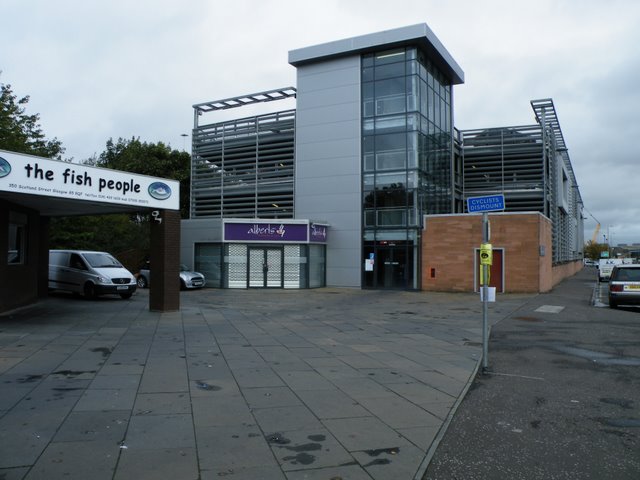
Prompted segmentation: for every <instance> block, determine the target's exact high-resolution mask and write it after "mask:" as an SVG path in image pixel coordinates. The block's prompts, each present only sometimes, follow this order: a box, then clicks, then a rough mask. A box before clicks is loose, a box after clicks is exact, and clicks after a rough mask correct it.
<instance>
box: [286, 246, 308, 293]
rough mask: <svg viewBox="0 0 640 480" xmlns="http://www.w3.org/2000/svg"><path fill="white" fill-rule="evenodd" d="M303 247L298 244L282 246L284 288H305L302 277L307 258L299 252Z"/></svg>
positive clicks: (303, 276) (301, 251)
mask: <svg viewBox="0 0 640 480" xmlns="http://www.w3.org/2000/svg"><path fill="white" fill-rule="evenodd" d="M303 250H305V247H303V246H300V245H285V246H284V288H305V285H304V283H306V282H304V281H303V279H304V278H305V275H304V271H305V270H304V268H305V267H306V262H307V258H306V257H302V256H301V254H302V253H303Z"/></svg>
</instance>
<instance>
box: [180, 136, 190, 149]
mask: <svg viewBox="0 0 640 480" xmlns="http://www.w3.org/2000/svg"><path fill="white" fill-rule="evenodd" d="M180 136H181V137H182V151H183V152H184V151H185V150H184V149H185V144H186V141H187V137H188V136H189V135H188V134H186V133H181V134H180Z"/></svg>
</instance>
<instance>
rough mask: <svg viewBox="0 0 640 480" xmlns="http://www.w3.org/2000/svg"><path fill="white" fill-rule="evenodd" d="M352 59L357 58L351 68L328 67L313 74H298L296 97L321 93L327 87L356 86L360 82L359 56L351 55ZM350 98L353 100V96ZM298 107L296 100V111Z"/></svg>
mask: <svg viewBox="0 0 640 480" xmlns="http://www.w3.org/2000/svg"><path fill="white" fill-rule="evenodd" d="M353 59H355V60H357V66H355V67H352V68H342V69H339V70H334V69H328V70H325V71H322V72H318V73H316V74H314V75H298V85H299V87H298V97H297V98H300V97H304V96H309V95H313V94H314V93H315V92H320V93H322V92H323V91H324V90H327V89H332V90H333V89H334V88H340V87H349V86H352V87H358V86H359V84H360V57H353ZM349 60H352V59H349ZM356 99H357V97H356ZM351 100H354V98H353V96H352V97H351ZM303 106H304V100H303ZM299 108H300V105H299V104H298V103H297V100H296V111H297V110H298V109H299Z"/></svg>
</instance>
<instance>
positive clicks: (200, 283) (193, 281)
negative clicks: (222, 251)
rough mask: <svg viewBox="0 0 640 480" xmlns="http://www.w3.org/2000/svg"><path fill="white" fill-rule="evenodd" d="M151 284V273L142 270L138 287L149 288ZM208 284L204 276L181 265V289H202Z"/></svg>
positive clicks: (144, 269)
mask: <svg viewBox="0 0 640 480" xmlns="http://www.w3.org/2000/svg"><path fill="white" fill-rule="evenodd" d="M150 282H151V272H150V270H149V268H148V267H147V268H141V269H140V272H139V273H138V287H140V288H147V287H149V283H150ZM205 284H206V280H205V278H204V275H203V274H201V273H200V272H194V271H192V270H189V268H188V267H187V266H186V265H180V288H181V289H187V288H202V287H204V286H205Z"/></svg>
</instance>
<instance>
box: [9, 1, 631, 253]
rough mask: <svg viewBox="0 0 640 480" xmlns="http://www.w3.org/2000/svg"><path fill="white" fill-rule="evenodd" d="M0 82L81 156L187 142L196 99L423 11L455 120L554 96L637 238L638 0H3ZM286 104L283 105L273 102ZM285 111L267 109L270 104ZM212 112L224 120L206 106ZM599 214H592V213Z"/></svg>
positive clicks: (620, 233)
mask: <svg viewBox="0 0 640 480" xmlns="http://www.w3.org/2000/svg"><path fill="white" fill-rule="evenodd" d="M0 5H2V10H1V11H2V19H3V21H2V28H0V70H1V71H2V73H1V74H0V83H4V84H11V85H12V88H13V90H14V93H15V94H16V95H18V96H20V97H21V96H24V95H30V97H31V101H30V103H29V106H28V113H39V114H40V118H41V125H42V127H43V129H44V132H45V134H46V135H47V137H49V138H53V137H57V138H58V139H59V140H61V141H62V143H63V145H64V146H65V147H66V149H67V150H66V154H65V157H73V159H74V161H82V160H84V159H87V158H89V157H91V156H92V155H94V154H100V153H101V152H102V151H103V150H104V148H105V143H106V141H107V140H108V139H109V138H114V139H117V138H119V137H123V138H131V137H133V136H136V137H140V139H141V140H143V141H148V142H158V141H162V142H165V143H168V144H170V145H172V146H173V147H174V148H178V149H182V148H183V145H185V147H186V149H187V150H188V149H189V140H190V137H189V138H186V139H185V137H182V136H181V135H182V134H185V133H187V134H188V133H190V130H191V128H192V126H193V110H192V108H191V106H192V105H193V104H194V103H200V102H204V101H209V100H216V99H221V98H226V97H232V96H237V95H241V94H247V93H253V92H259V91H263V90H269V89H273V88H279V87H284V86H295V69H294V68H293V67H292V66H290V65H289V64H288V63H287V55H288V52H289V50H293V49H296V48H301V47H306V46H310V45H315V44H318V43H324V42H328V41H332V40H338V39H341V38H347V37H352V36H356V35H361V34H366V33H371V32H376V31H381V30H387V29H390V28H396V27H401V26H406V25H413V24H416V23H427V24H428V25H429V27H430V28H431V29H432V30H433V32H434V33H435V34H436V36H438V38H439V39H440V40H441V42H442V43H443V44H444V46H445V47H446V48H447V50H448V51H449V52H450V53H451V55H452V56H453V58H454V59H455V60H456V62H457V63H458V64H459V65H460V66H461V68H462V69H463V70H464V72H465V84H463V85H458V86H456V87H455V88H454V109H455V122H454V123H455V126H456V127H457V128H459V129H468V128H482V127H497V126H511V125H529V124H533V123H534V114H533V111H532V109H531V106H530V103H529V102H530V100H533V99H539V98H552V99H553V101H554V104H555V107H556V111H557V114H558V118H559V120H560V125H561V128H562V131H563V134H564V138H565V142H566V144H567V146H568V148H569V155H570V157H571V162H572V165H573V169H574V172H575V174H576V178H577V180H578V184H579V186H580V191H581V194H582V198H583V200H584V204H585V207H586V211H585V216H586V217H587V218H586V220H585V240H589V239H590V238H591V236H592V233H593V231H594V228H595V221H594V219H593V218H592V217H591V215H590V214H592V215H593V216H594V217H595V218H597V219H598V221H599V222H600V223H601V224H602V230H601V234H600V235H599V236H598V241H600V242H602V241H603V233H604V234H607V233H608V235H609V237H610V238H611V240H612V242H613V243H615V244H617V243H632V242H640V195H639V196H638V197H635V195H636V194H637V193H638V192H639V191H640V175H639V174H638V163H639V162H638V160H639V158H638V156H639V154H638V149H637V148H636V147H635V140H637V138H638V136H640V115H638V109H639V108H640V87H639V86H638V84H639V83H640V47H639V45H640V29H639V28H638V25H640V2H638V1H637V0H609V1H606V2H604V1H602V0H564V1H563V0H555V1H553V0H538V1H536V2H521V1H514V0H485V1H481V0H448V1H442V0H415V1H414V0H393V1H389V0H342V1H341V0H322V1H304V0H297V1H293V0H292V1H289V0H282V1H276V0H232V1H229V0H180V1H178V0H175V1H171V0H136V1H131V0H94V1H86V0H56V1H51V0H0ZM275 106H276V108H277V109H280V105H277V104H276V105H275ZM272 107H274V105H271V106H270V108H272ZM209 115H210V118H207V119H206V123H210V122H215V121H218V120H223V119H225V118H228V116H229V113H228V112H227V113H225V114H224V115H226V116H225V117H222V116H221V115H222V114H220V116H215V114H209ZM589 212H590V213H589Z"/></svg>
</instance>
